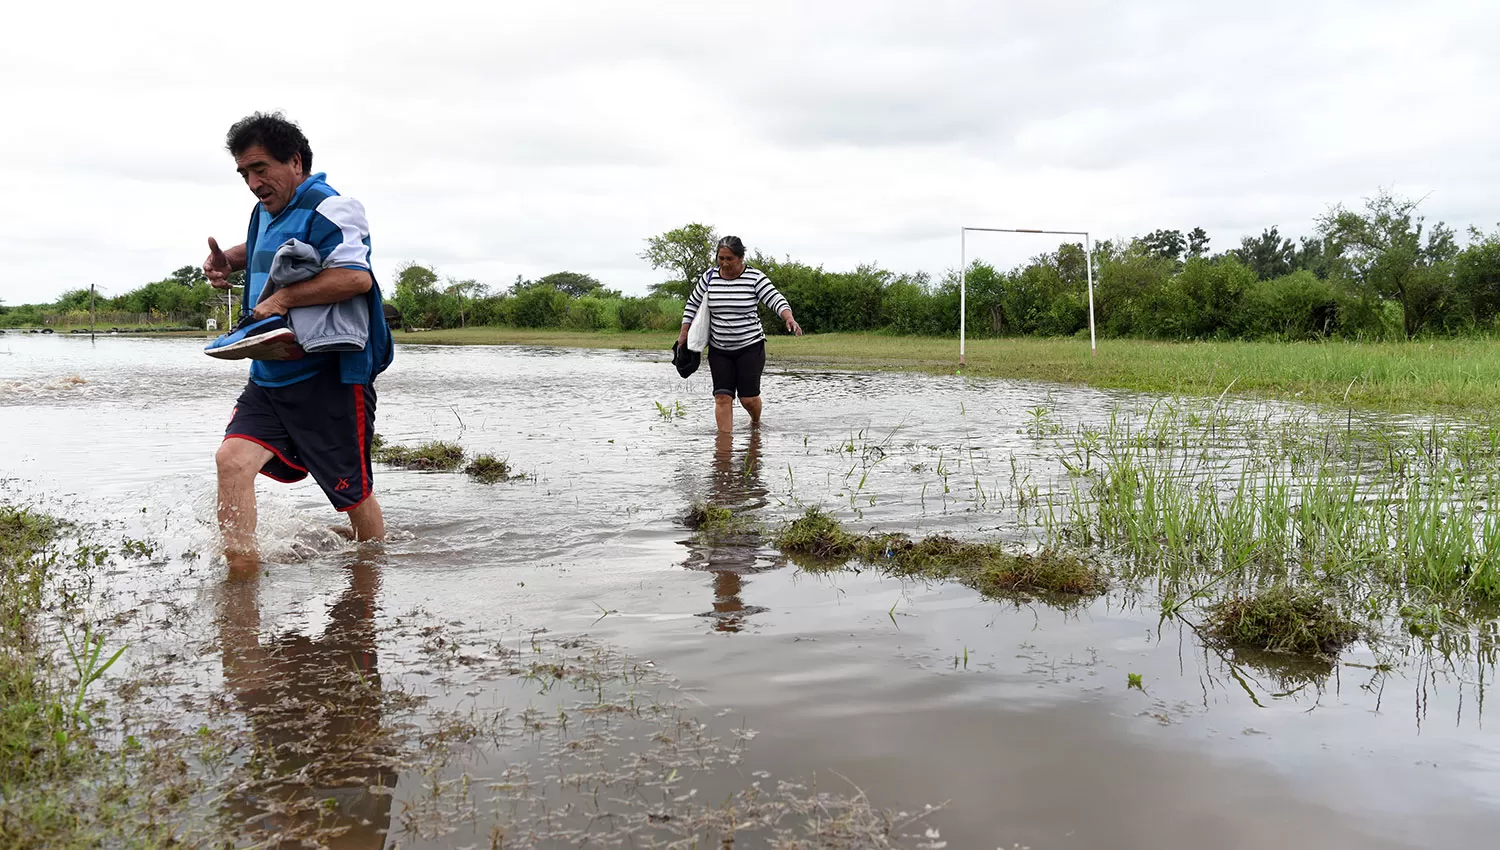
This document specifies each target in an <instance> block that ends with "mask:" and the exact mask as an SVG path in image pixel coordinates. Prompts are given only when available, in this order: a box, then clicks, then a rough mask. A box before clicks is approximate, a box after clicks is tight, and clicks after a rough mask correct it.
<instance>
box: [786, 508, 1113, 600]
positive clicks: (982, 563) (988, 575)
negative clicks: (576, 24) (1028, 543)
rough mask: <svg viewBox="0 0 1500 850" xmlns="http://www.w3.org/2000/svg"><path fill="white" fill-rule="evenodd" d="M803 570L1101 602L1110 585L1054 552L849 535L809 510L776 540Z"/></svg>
mask: <svg viewBox="0 0 1500 850" xmlns="http://www.w3.org/2000/svg"><path fill="white" fill-rule="evenodd" d="M776 545H777V546H778V547H779V548H780V549H781V550H782V551H784V552H787V553H788V554H791V555H794V556H795V555H802V556H807V557H809V558H811V559H813V560H812V561H811V563H807V562H804V564H803V566H804V567H811V568H813V569H831V568H837V567H839V566H842V565H843V562H847V561H849V560H852V559H858V560H860V561H863V562H865V563H867V564H872V565H874V566H877V567H879V568H881V569H882V570H884V571H886V572H887V573H890V574H891V575H895V576H901V577H904V578H924V579H931V580H935V581H956V582H959V583H960V584H963V585H965V586H967V587H972V588H973V589H975V590H977V591H979V592H980V593H982V594H984V595H985V596H1013V595H1016V594H1033V595H1038V596H1068V597H1078V596H1097V595H1099V594H1100V593H1103V592H1104V591H1105V590H1106V589H1107V588H1108V586H1109V585H1108V582H1107V581H1106V580H1105V578H1104V576H1103V574H1102V573H1100V572H1099V571H1098V570H1097V569H1095V568H1093V567H1091V566H1089V565H1088V564H1085V563H1084V562H1083V561H1082V560H1080V559H1078V558H1076V557H1072V556H1069V555H1062V554H1059V553H1055V552H1041V553H1038V554H1035V555H1029V554H1021V555H1017V554H1013V553H1010V552H1007V551H1005V549H1004V548H1002V547H1000V546H998V545H996V544H994V543H966V542H964V541H961V540H955V539H954V538H952V537H948V536H945V535H941V534H939V535H933V536H931V537H924V538H922V539H920V540H912V539H910V538H908V537H907V536H906V535H904V534H878V535H868V536H860V535H856V534H850V533H849V532H847V531H845V530H844V528H843V527H842V526H841V525H839V522H838V520H837V519H835V518H833V517H832V516H830V515H829V514H827V513H825V512H824V511H823V510H821V509H819V508H808V509H807V511H806V512H805V513H804V514H803V515H802V516H801V517H799V518H798V519H797V520H795V521H793V522H792V523H791V524H789V525H788V526H787V527H786V528H785V529H784V530H783V531H782V532H781V534H780V535H779V536H778V537H777V538H776Z"/></svg>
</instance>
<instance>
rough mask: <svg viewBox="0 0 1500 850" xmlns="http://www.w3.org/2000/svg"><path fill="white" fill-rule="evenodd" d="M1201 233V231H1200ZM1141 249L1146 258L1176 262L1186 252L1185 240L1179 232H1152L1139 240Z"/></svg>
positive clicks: (1186, 244)
mask: <svg viewBox="0 0 1500 850" xmlns="http://www.w3.org/2000/svg"><path fill="white" fill-rule="evenodd" d="M1200 232H1201V231H1200ZM1140 243H1141V249H1142V250H1144V251H1145V252H1146V254H1147V255H1148V256H1152V257H1156V258H1158V259H1162V260H1171V261H1172V262H1174V263H1175V262H1178V261H1179V260H1181V259H1182V253H1183V252H1184V251H1186V250H1187V246H1188V242H1187V239H1186V238H1185V237H1184V236H1183V235H1182V231H1180V230H1153V231H1151V232H1150V233H1147V234H1146V235H1145V236H1142V237H1141V238H1140Z"/></svg>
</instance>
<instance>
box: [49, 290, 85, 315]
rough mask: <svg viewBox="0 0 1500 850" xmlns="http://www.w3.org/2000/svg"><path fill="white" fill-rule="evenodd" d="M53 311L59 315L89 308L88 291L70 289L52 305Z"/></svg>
mask: <svg viewBox="0 0 1500 850" xmlns="http://www.w3.org/2000/svg"><path fill="white" fill-rule="evenodd" d="M52 307H53V309H55V310H56V311H57V312H59V313H72V312H74V311H77V310H87V309H88V308H89V291H88V289H70V290H68V291H67V292H64V293H63V294H62V295H59V296H58V297H57V300H56V301H54V302H53V304H52Z"/></svg>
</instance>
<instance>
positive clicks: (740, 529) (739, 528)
mask: <svg viewBox="0 0 1500 850" xmlns="http://www.w3.org/2000/svg"><path fill="white" fill-rule="evenodd" d="M682 524H683V525H685V526H687V527H688V528H691V529H692V530H694V531H696V532H698V533H699V534H705V535H708V536H709V537H715V536H720V535H731V534H748V533H750V532H752V531H755V525H754V524H753V523H750V522H748V521H747V520H745V518H744V517H741V516H737V515H736V514H735V512H734V511H732V510H730V509H729V508H724V507H718V506H715V505H706V504H703V503H701V502H695V503H694V504H693V506H692V507H690V508H688V512H687V514H685V515H684V516H683V518H682Z"/></svg>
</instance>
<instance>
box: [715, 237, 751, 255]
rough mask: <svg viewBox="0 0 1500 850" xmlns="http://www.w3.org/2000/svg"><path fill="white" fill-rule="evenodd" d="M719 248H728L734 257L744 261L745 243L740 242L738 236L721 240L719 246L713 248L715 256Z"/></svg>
mask: <svg viewBox="0 0 1500 850" xmlns="http://www.w3.org/2000/svg"><path fill="white" fill-rule="evenodd" d="M720 248H728V249H729V250H731V251H733V252H734V255H735V256H736V257H739V258H740V259H742V260H743V259H745V243H744V242H741V241H740V237H738V236H725V237H724V238H723V239H720V240H719V244H718V245H717V246H715V248H714V254H715V255H717V254H718V253H719V249H720Z"/></svg>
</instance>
